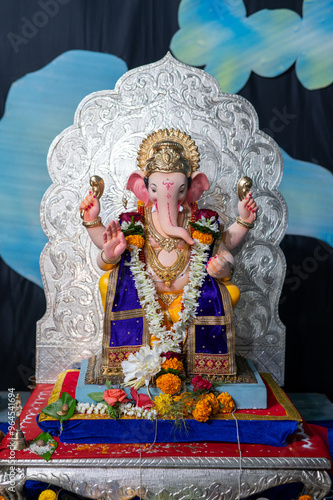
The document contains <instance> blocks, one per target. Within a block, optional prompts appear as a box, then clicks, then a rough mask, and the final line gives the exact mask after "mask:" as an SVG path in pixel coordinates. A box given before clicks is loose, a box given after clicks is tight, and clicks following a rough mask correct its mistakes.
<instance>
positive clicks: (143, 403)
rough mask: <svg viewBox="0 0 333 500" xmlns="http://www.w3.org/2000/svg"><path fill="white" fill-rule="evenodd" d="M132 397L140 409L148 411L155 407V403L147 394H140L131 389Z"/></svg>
mask: <svg viewBox="0 0 333 500" xmlns="http://www.w3.org/2000/svg"><path fill="white" fill-rule="evenodd" d="M131 396H132V399H133V400H134V401H135V403H136V406H137V407H138V408H144V409H146V408H152V407H153V406H154V402H153V401H152V400H151V399H150V397H149V396H147V395H146V394H138V392H137V391H136V390H135V389H134V387H132V388H131Z"/></svg>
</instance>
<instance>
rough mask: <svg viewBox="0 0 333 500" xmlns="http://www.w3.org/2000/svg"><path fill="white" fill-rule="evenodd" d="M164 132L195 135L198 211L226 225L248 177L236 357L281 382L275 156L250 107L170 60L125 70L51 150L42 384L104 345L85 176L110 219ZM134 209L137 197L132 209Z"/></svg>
mask: <svg viewBox="0 0 333 500" xmlns="http://www.w3.org/2000/svg"><path fill="white" fill-rule="evenodd" d="M163 128H175V129H180V130H182V131H184V132H186V133H187V134H189V135H190V136H191V137H192V139H194V140H195V142H196V144H197V145H198V148H199V151H200V158H201V160H200V165H201V166H200V169H201V170H202V171H203V172H204V173H205V174H206V175H207V176H208V179H209V183H210V190H209V191H208V192H206V193H205V194H204V196H202V198H201V199H200V200H199V207H201V208H202V207H208V208H212V209H214V210H217V211H218V212H219V214H220V216H221V218H222V219H223V220H224V222H225V225H226V226H228V225H229V224H230V223H232V222H234V220H235V216H236V215H237V212H236V210H237V182H238V180H239V179H240V178H241V177H242V176H244V175H246V176H248V177H250V178H251V179H252V180H253V191H254V195H255V199H256V201H257V204H258V205H259V207H260V208H259V212H258V219H257V222H256V224H255V229H254V230H252V231H250V232H249V234H248V236H247V238H246V239H245V241H244V242H243V244H242V245H241V246H240V247H239V248H238V249H237V252H236V253H235V257H236V264H237V266H236V274H235V278H234V281H235V283H236V284H237V285H238V286H239V288H240V290H241V294H242V295H241V300H240V302H239V304H238V305H237V307H236V309H235V322H236V352H237V353H238V354H240V355H242V356H244V357H246V358H250V359H252V360H253V361H254V363H255V365H256V366H257V368H258V370H259V371H264V372H271V373H272V374H273V376H274V377H275V379H276V381H277V382H278V383H279V384H280V385H281V384H283V380H284V351H285V329H284V326H283V325H282V323H281V321H280V319H279V316H278V301H279V296H280V292H281V288H282V284H283V280H284V275H285V268H286V264H285V259H284V256H283V253H282V251H281V250H280V248H279V243H280V241H281V239H282V237H283V236H284V233H285V231H286V227H287V206H286V203H285V201H284V199H283V197H282V196H281V194H280V193H279V191H278V185H279V183H280V180H281V177H282V169H283V166H282V156H281V152H280V150H279V148H278V146H277V144H276V143H275V142H274V141H273V140H272V139H271V138H270V137H269V136H267V135H266V134H264V133H263V132H261V131H260V130H259V125H258V118H257V115H256V112H255V110H254V109H253V107H252V106H251V104H250V103H249V102H248V101H247V100H245V99H244V98H242V97H240V96H237V95H230V94H223V93H222V92H221V89H220V87H219V85H218V83H217V82H216V81H215V80H214V79H213V78H212V77H211V76H210V75H209V74H207V73H206V72H204V71H202V70H199V69H196V68H193V67H190V66H186V65H184V64H181V63H179V62H178V61H177V60H175V59H174V58H173V57H172V56H171V55H170V54H167V55H166V56H165V57H164V58H163V59H162V60H161V61H159V62H157V63H154V64H150V65H147V66H143V67H140V68H137V69H134V70H132V71H129V72H128V73H126V74H125V75H124V76H123V77H122V78H121V79H120V80H119V81H118V83H117V85H116V87H115V89H114V90H106V91H100V92H95V93H93V94H91V95H89V96H87V97H86V98H85V99H84V100H83V101H82V102H81V104H80V105H79V107H78V109H77V111H76V113H75V117H74V125H72V126H71V127H69V128H68V129H66V130H64V132H62V133H61V134H60V135H59V136H58V137H56V139H55V140H54V141H53V143H52V145H51V147H50V150H49V154H48V168H49V172H50V176H51V179H52V181H53V184H52V185H51V186H50V188H49V189H48V191H47V192H46V194H45V196H44V198H43V202H42V207H41V222H42V226H43V229H44V231H45V233H46V235H47V237H48V238H49V243H48V244H47V245H46V247H45V248H44V250H43V253H42V256H41V261H40V266H41V273H42V279H43V283H44V288H45V294H46V298H47V311H46V314H45V316H44V317H43V318H42V319H41V320H40V321H39V322H38V327H37V382H45V383H50V382H54V381H55V380H56V378H57V375H58V374H59V373H60V372H61V371H63V370H66V369H68V368H71V367H73V366H78V364H79V363H80V361H81V360H82V359H84V358H88V357H89V356H91V355H93V354H95V353H96V352H98V350H99V349H100V346H101V339H102V317H103V311H102V306H101V302H100V298H99V292H98V279H99V276H100V271H99V270H98V268H97V266H96V251H97V250H96V249H95V248H93V246H92V244H91V243H90V240H89V238H88V236H87V234H86V231H85V229H84V227H83V226H82V224H81V221H80V217H79V210H78V207H79V205H80V201H81V200H82V199H83V198H84V196H85V195H86V193H87V189H88V187H89V179H90V177H91V176H92V175H96V174H97V175H99V176H100V177H102V178H103V179H104V181H105V186H106V188H105V194H104V195H103V197H102V199H101V216H102V219H103V221H104V223H107V222H108V221H109V220H110V219H112V218H115V217H117V216H118V214H119V213H120V212H122V211H123V210H124V208H123V206H122V198H123V195H124V186H125V185H126V182H127V178H128V176H129V175H130V174H131V172H132V171H133V170H135V169H136V168H137V165H136V157H137V151H138V148H139V145H140V143H141V141H142V140H143V139H144V138H145V137H146V136H147V135H148V134H150V133H152V132H153V131H156V130H158V129H163ZM135 204H136V200H135V199H134V197H133V195H132V196H130V199H129V205H128V209H131V208H134V207H135Z"/></svg>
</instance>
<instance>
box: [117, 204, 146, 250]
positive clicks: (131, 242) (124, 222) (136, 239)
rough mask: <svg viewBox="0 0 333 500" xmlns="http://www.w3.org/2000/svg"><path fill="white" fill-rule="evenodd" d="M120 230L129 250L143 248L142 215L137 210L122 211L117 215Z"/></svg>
mask: <svg viewBox="0 0 333 500" xmlns="http://www.w3.org/2000/svg"><path fill="white" fill-rule="evenodd" d="M119 221H120V224H121V230H122V232H123V233H124V236H125V239H126V241H127V247H128V249H129V250H130V251H132V250H133V248H143V247H144V244H145V232H144V225H143V222H144V217H143V215H142V214H140V213H138V212H124V213H122V214H120V215H119Z"/></svg>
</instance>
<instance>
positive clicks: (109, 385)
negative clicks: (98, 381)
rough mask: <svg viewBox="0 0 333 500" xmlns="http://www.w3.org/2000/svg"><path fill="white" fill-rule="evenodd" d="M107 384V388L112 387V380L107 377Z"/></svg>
mask: <svg viewBox="0 0 333 500" xmlns="http://www.w3.org/2000/svg"><path fill="white" fill-rule="evenodd" d="M105 385H106V388H107V389H111V380H109V379H106V381H105Z"/></svg>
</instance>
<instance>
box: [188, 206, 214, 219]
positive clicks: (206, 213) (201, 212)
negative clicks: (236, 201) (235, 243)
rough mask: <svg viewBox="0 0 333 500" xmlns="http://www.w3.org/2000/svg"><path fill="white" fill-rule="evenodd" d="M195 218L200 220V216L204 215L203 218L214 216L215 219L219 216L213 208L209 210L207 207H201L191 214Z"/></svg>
mask: <svg viewBox="0 0 333 500" xmlns="http://www.w3.org/2000/svg"><path fill="white" fill-rule="evenodd" d="M193 217H194V219H195V220H200V219H201V217H205V219H210V218H211V217H216V220H218V218H219V214H218V213H217V212H214V210H209V208H202V209H200V210H196V211H195V212H194V214H193Z"/></svg>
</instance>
